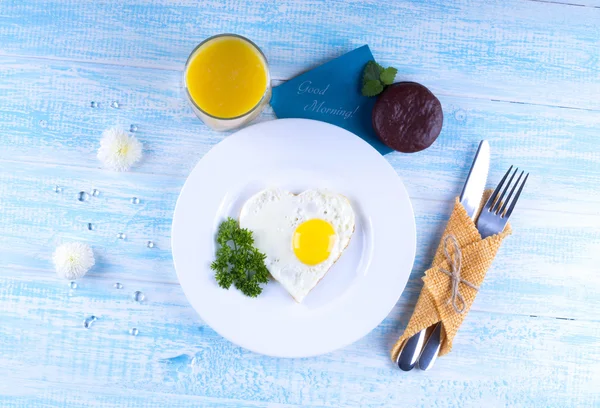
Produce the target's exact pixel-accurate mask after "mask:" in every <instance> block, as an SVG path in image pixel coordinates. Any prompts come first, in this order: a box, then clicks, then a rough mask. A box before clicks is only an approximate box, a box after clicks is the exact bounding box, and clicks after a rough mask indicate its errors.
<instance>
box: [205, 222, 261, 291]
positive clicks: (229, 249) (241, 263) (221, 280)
mask: <svg viewBox="0 0 600 408" xmlns="http://www.w3.org/2000/svg"><path fill="white" fill-rule="evenodd" d="M217 243H218V244H219V248H218V249H217V254H216V257H217V259H215V261H214V262H213V263H212V264H211V265H210V268H211V269H212V270H213V271H215V279H216V280H217V283H218V284H219V286H221V287H222V288H224V289H229V288H230V287H231V285H234V286H235V287H236V288H237V289H239V290H240V291H241V292H242V293H243V294H244V295H246V296H250V297H256V296H258V295H260V294H261V293H262V287H261V286H260V284H266V283H268V282H269V271H268V270H267V267H266V266H265V259H266V256H265V255H264V254H263V253H261V252H260V251H259V250H258V249H256V248H255V247H254V238H253V237H252V231H250V230H248V229H245V228H240V226H239V225H238V222H237V221H236V220H234V219H233V218H227V220H225V221H223V222H222V223H221V225H219V230H218V232H217Z"/></svg>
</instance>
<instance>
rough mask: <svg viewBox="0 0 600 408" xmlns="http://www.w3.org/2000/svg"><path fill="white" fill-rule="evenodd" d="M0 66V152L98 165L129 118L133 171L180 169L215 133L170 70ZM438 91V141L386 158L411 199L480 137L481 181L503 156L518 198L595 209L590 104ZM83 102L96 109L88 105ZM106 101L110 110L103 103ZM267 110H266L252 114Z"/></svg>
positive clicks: (453, 172) (595, 121)
mask: <svg viewBox="0 0 600 408" xmlns="http://www.w3.org/2000/svg"><path fill="white" fill-rule="evenodd" d="M3 66H4V67H5V69H4V70H2V71H0V90H2V92H3V94H4V95H5V96H4V97H3V98H2V99H0V108H1V110H0V132H2V133H3V139H4V143H3V149H2V150H0V159H5V160H19V161H25V162H37V161H40V160H41V161H43V162H45V163H48V164H57V165H70V166H78V167H92V168H98V167H99V166H100V162H99V161H98V160H97V159H96V153H97V149H98V147H99V139H100V136H101V134H102V131H104V130H105V129H106V128H108V127H112V126H120V127H122V128H124V129H129V127H130V125H131V124H135V125H136V126H137V127H138V132H136V135H137V137H138V138H139V139H140V140H141V141H142V142H143V143H144V144H145V145H146V150H145V157H144V161H143V163H142V164H141V165H140V166H138V167H136V168H134V169H133V171H134V172H136V173H137V172H143V173H149V174H169V175H176V176H181V177H185V176H187V174H188V173H189V172H190V170H191V169H192V168H193V166H194V165H195V164H196V163H197V161H198V160H199V159H200V158H201V157H202V156H203V155H204V154H205V153H206V152H207V151H208V150H210V148H211V147H212V146H213V145H214V144H216V143H218V142H219V141H220V140H222V138H223V137H225V135H224V134H223V133H217V132H214V131H211V130H208V129H207V128H206V127H205V126H204V125H202V123H201V122H200V121H199V120H198V119H197V118H196V117H195V116H194V114H193V112H192V110H191V108H190V107H189V106H188V103H187V101H186V99H185V96H184V94H183V90H182V89H181V86H180V80H181V78H180V73H178V72H173V71H164V70H156V69H139V68H123V67H110V66H109V67H106V66H90V65H89V64H76V63H71V62H58V61H43V62H42V61H39V60H35V59H22V58H5V62H4V65H3ZM440 99H441V102H442V105H443V109H444V112H445V123H444V128H443V131H442V134H441V135H440V137H439V139H438V141H436V143H435V144H434V145H433V146H432V147H431V148H430V149H427V150H426V151H423V152H420V153H416V154H411V155H406V154H401V153H392V154H390V155H388V156H386V157H387V158H388V160H389V161H390V163H391V164H392V166H393V167H394V168H395V169H396V171H397V172H398V174H399V175H400V176H401V177H402V178H403V180H404V182H405V183H406V185H407V188H408V191H409V193H410V195H411V197H418V198H428V199H438V200H444V201H447V200H451V199H452V198H453V197H455V196H456V195H458V194H459V193H460V188H461V186H462V183H463V180H464V178H465V177H466V174H467V172H468V167H469V166H470V164H471V160H472V155H473V152H474V151H475V149H476V147H477V144H478V143H479V140H481V138H482V137H485V138H486V139H488V140H489V141H490V145H491V146H492V154H493V156H492V160H493V166H492V172H491V174H490V181H493V182H495V181H496V180H499V179H500V178H501V176H502V174H504V172H505V171H506V169H508V167H509V166H510V165H511V164H516V165H517V166H520V167H522V168H524V169H526V170H527V171H529V172H531V173H532V177H531V181H530V183H529V185H528V189H527V192H528V194H526V195H524V197H523V201H521V205H522V206H524V207H529V208H543V209H545V210H557V211H568V212H575V213H582V214H585V213H591V214H596V215H598V214H600V206H599V205H597V204H598V203H600V166H598V162H599V161H600V149H598V148H597V129H598V128H599V127H600V112H588V111H582V110H575V109H561V108H556V107H548V106H540V105H523V104H514V103H506V102H499V101H484V100H477V99H471V98H466V97H454V96H441V97H440ZM91 101H95V102H97V103H99V104H100V108H96V109H94V108H91V107H90V103H91ZM112 101H118V102H119V104H120V107H119V109H113V108H111V107H110V104H111V102H112ZM272 118H273V115H272V112H269V111H266V112H265V113H264V114H263V115H262V117H261V118H260V119H261V120H268V119H272ZM40 121H42V122H41V124H40ZM42 125H43V126H42ZM575 164H576V165H575ZM432 172H433V173H435V177H436V183H431V174H432ZM107 174H109V173H107ZM537 175H543V177H537ZM573 180H581V182H580V183H573ZM492 184H493V183H492V182H491V183H490V185H492ZM566 192H568V194H566ZM533 200H535V203H534V202H533Z"/></svg>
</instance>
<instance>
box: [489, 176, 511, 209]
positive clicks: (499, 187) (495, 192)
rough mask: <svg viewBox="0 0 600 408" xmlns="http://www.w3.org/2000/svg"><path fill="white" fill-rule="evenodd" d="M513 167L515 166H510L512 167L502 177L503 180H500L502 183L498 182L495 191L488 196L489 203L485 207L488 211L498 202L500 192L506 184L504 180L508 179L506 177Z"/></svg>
mask: <svg viewBox="0 0 600 408" xmlns="http://www.w3.org/2000/svg"><path fill="white" fill-rule="evenodd" d="M512 168H513V166H510V168H509V169H508V171H507V172H506V174H505V175H504V177H502V180H500V183H498V187H496V189H495V190H494V192H493V193H492V195H491V196H490V198H488V200H487V203H485V207H484V208H485V209H486V210H488V211H491V210H492V206H493V204H494V203H495V202H496V198H497V197H498V192H499V191H500V189H501V188H502V185H503V184H504V180H506V177H508V175H509V173H510V171H511V170H512Z"/></svg>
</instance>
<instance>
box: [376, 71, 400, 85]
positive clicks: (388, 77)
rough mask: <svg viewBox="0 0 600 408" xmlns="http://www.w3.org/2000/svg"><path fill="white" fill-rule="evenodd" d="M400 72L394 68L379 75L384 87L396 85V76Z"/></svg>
mask: <svg viewBox="0 0 600 408" xmlns="http://www.w3.org/2000/svg"><path fill="white" fill-rule="evenodd" d="M397 73H398V70H397V69H396V68H394V67H387V68H386V69H384V70H383V72H382V73H381V74H380V75H379V79H380V80H381V82H382V83H383V84H384V85H391V84H393V83H394V79H396V74H397Z"/></svg>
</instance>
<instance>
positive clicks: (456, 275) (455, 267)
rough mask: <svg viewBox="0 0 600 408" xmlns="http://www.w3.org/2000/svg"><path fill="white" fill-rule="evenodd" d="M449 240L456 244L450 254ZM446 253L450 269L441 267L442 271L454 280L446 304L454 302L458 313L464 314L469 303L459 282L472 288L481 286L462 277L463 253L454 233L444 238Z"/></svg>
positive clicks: (476, 288) (453, 305)
mask: <svg viewBox="0 0 600 408" xmlns="http://www.w3.org/2000/svg"><path fill="white" fill-rule="evenodd" d="M448 241H451V242H452V245H453V246H454V251H453V253H452V255H450V253H449V251H448ZM444 255H445V256H446V260H447V261H448V264H449V265H450V270H449V271H448V270H446V269H444V268H440V271H441V272H443V273H445V274H446V275H448V276H449V277H450V280H451V282H452V289H451V290H450V298H449V299H448V302H447V303H446V304H448V305H449V304H452V307H453V308H454V311H455V312H456V313H458V314H463V312H464V311H465V308H466V307H467V305H466V303H465V299H464V298H463V295H462V294H461V293H460V290H459V289H460V288H459V284H460V283H464V284H465V285H467V286H468V287H470V288H471V289H475V290H479V288H478V287H477V286H475V285H473V284H472V283H471V282H468V281H466V280H464V279H462V278H461V277H460V267H461V263H462V254H461V252H460V247H459V246H458V241H457V240H456V237H455V236H454V235H452V234H448V235H446V237H445V238H444ZM457 300H458V301H460V303H461V307H458V302H457Z"/></svg>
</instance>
